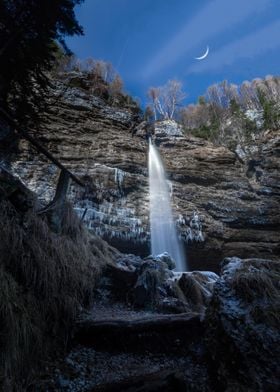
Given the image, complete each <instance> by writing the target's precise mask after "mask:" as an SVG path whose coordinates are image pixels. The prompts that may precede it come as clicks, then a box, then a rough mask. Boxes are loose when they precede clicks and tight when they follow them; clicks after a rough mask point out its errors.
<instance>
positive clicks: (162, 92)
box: [148, 80, 185, 121]
mask: <svg viewBox="0 0 280 392" xmlns="http://www.w3.org/2000/svg"><path fill="white" fill-rule="evenodd" d="M148 96H149V98H150V99H151V107H152V110H153V114H154V120H155V121H156V120H158V119H164V120H166V119H173V118H174V116H175V115H176V113H177V111H178V106H179V104H180V103H181V102H182V101H183V99H184V98H185V93H184V92H183V91H182V83H181V82H179V81H178V80H169V81H168V82H167V83H166V84H165V85H164V86H160V87H151V88H150V89H149V91H148Z"/></svg>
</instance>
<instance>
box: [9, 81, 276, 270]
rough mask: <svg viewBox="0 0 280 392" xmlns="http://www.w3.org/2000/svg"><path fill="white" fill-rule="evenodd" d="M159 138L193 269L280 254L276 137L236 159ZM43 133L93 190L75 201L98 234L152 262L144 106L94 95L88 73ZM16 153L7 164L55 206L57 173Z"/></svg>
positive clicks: (168, 128)
mask: <svg viewBox="0 0 280 392" xmlns="http://www.w3.org/2000/svg"><path fill="white" fill-rule="evenodd" d="M149 132H150V131H149ZM150 133H152V134H153V136H152V137H153V140H154V142H155V143H156V144H157V145H158V147H159V150H160V153H161V156H162V159H163V161H164V163H165V167H166V171H167V176H168V180H169V184H170V192H171V194H172V203H173V212H174V218H175V220H176V222H177V226H178V229H179V231H180V235H181V238H182V240H183V241H184V244H185V248H186V250H187V256H188V263H189V266H190V269H203V270H205V269H206V270H207V269H208V270H209V269H210V270H214V271H217V270H218V268H219V267H218V266H219V263H220V261H221V260H222V259H223V258H224V257H225V256H237V257H241V258H248V257H259V258H265V257H267V258H269V259H273V258H275V257H276V256H277V255H279V253H280V246H279V228H280V219H279V200H280V197H279V166H280V164H279V153H280V148H279V146H280V132H269V131H267V132H265V133H264V134H262V135H260V136H259V138H258V139H257V140H256V141H255V143H254V145H247V146H242V147H238V148H237V150H236V151H235V152H233V151H231V150H229V149H227V148H226V147H221V146H215V145H213V144H212V143H210V142H208V141H205V140H203V139H200V138H196V137H193V136H188V135H184V134H183V133H182V132H181V130H180V128H179V127H178V126H177V125H176V123H174V122H163V123H159V124H156V126H155V130H153V131H152V132H150ZM34 134H35V135H36V137H37V138H38V139H39V140H40V142H41V143H42V144H43V145H44V146H45V147H47V148H48V150H49V151H50V152H51V153H52V154H53V155H54V156H56V157H57V158H59V160H60V161H61V162H62V163H63V164H64V165H65V166H66V167H67V168H69V169H70V170H71V171H72V172H73V173H74V174H76V175H77V176H78V177H79V178H81V179H82V180H83V181H84V182H85V183H86V184H87V186H86V187H85V188H82V187H79V186H78V185H75V184H74V183H72V184H71V187H70V189H69V198H70V199H71V200H72V202H73V203H74V206H75V208H76V211H77V212H78V213H79V214H80V215H81V216H83V219H84V220H85V222H87V224H88V226H89V228H90V229H91V230H92V231H93V232H95V233H96V234H99V235H101V236H102V237H103V238H105V239H106V240H108V241H109V242H110V243H111V244H113V245H114V246H116V247H117V248H119V249H120V250H122V251H124V252H126V253H128V252H131V253H135V254H140V255H147V254H148V253H149V227H148V218H149V209H148V201H149V194H148V171H147V155H148V154H147V152H148V143H147V137H146V136H147V131H146V130H145V129H143V126H142V125H141V124H140V120H139V116H138V109H137V107H136V106H135V104H133V103H131V102H129V101H127V102H122V104H121V105H120V103H115V106H114V105H112V104H109V103H108V101H106V100H104V99H102V98H100V97H97V96H94V95H93V94H92V93H91V91H90V88H89V86H88V84H87V82H86V80H85V78H84V75H83V74H81V73H72V74H68V75H63V76H61V77H60V78H59V79H58V80H56V81H55V82H54V89H53V90H52V94H51V97H50V98H49V105H48V108H47V109H46V111H45V112H44V113H43V114H42V116H41V124H40V129H36V131H35V128H34ZM17 149H18V150H17V152H15V153H13V154H10V153H9V154H7V153H5V152H2V160H4V162H5V164H6V165H7V166H8V167H9V168H10V169H11V170H12V171H13V172H14V173H16V174H18V175H19V177H20V178H21V179H22V181H24V182H25V183H26V184H27V185H28V187H29V188H31V189H32V190H35V191H36V193H37V194H38V195H39V198H40V199H41V200H42V201H43V202H44V201H46V200H50V199H51V198H52V196H53V194H54V188H55V184H56V181H57V177H58V172H57V169H56V167H55V166H54V165H53V164H51V163H50V162H48V161H46V159H45V158H44V157H42V156H40V155H38V153H37V152H36V151H34V150H33V149H32V147H31V146H30V145H29V144H28V142H26V141H24V140H21V141H20V142H19V144H18V147H17Z"/></svg>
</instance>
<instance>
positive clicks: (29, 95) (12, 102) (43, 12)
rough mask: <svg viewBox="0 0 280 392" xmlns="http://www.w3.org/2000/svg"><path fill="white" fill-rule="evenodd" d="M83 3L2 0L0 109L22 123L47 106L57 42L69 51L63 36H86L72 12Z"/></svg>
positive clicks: (0, 16)
mask: <svg viewBox="0 0 280 392" xmlns="http://www.w3.org/2000/svg"><path fill="white" fill-rule="evenodd" d="M81 2H82V0H49V1H45V0H3V1H1V3H0V68H1V70H0V107H4V108H5V109H6V110H8V111H10V112H12V113H13V114H14V115H15V117H16V118H17V119H19V120H20V121H21V122H23V121H25V122H28V119H29V118H30V117H35V116H36V112H37V111H38V110H39V109H40V108H42V106H44V104H45V101H44V96H45V92H46V89H47V87H48V86H49V84H50V78H49V75H48V72H49V71H50V70H51V68H52V66H53V63H54V61H55V54H56V53H57V50H58V49H57V48H58V46H57V43H56V42H59V43H60V44H61V45H62V46H63V47H64V48H66V46H65V43H64V40H63V38H64V36H66V35H74V34H82V33H83V31H82V28H81V26H80V25H79V24H78V22H77V20H76V18H75V15H74V11H73V10H74V6H75V5H77V4H80V3H81ZM66 49H67V48H66ZM38 98H39V99H38Z"/></svg>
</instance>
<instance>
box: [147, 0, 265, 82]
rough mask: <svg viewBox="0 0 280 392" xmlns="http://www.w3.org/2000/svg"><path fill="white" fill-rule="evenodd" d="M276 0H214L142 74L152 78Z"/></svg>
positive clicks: (176, 35) (161, 51)
mask: <svg viewBox="0 0 280 392" xmlns="http://www.w3.org/2000/svg"><path fill="white" fill-rule="evenodd" d="M271 1H272V0H254V1H252V0H247V1H244V0H235V1H232V0H213V1H211V2H210V4H208V5H206V6H205V7H204V8H203V9H202V10H201V11H200V12H199V13H198V14H197V15H196V16H194V17H193V18H192V19H191V20H190V21H189V22H188V23H187V25H186V26H184V27H183V28H181V29H180V30H179V31H178V32H177V33H176V34H175V35H174V36H173V37H172V38H171V39H170V41H169V42H167V44H166V45H164V46H163V47H162V48H161V49H160V50H159V51H158V52H157V53H155V55H154V56H153V58H152V59H151V60H150V61H149V62H148V64H147V66H146V67H144V69H143V72H142V76H143V77H144V78H150V77H152V76H153V75H154V74H156V73H157V72H159V71H161V70H163V69H166V68H168V67H170V66H171V65H173V64H174V63H176V62H177V61H178V60H179V59H180V58H181V57H182V56H183V55H185V54H186V53H187V52H188V51H190V50H191V49H192V48H194V47H195V46H197V45H198V44H200V43H204V44H205V43H206V42H207V43H209V40H210V38H211V37H213V36H216V35H217V34H219V33H221V32H223V31H225V30H227V29H230V28H232V26H233V25H236V24H238V23H241V22H244V21H245V20H246V19H248V17H249V16H251V15H253V14H255V13H260V12H262V11H263V10H264V9H265V8H266V7H267V6H268V5H269V4H270V3H271Z"/></svg>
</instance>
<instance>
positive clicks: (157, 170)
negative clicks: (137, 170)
mask: <svg viewBox="0 0 280 392" xmlns="http://www.w3.org/2000/svg"><path fill="white" fill-rule="evenodd" d="M149 190H150V232H151V248H152V249H151V250H152V254H153V255H154V256H156V255H159V254H161V253H163V252H168V253H169V255H170V256H171V257H172V258H173V259H174V261H175V262H176V270H177V271H186V270H187V264H186V258H185V255H184V251H183V247H182V244H181V243H180V242H179V239H178V236H177V233H176V228H175V224H174V221H173V217H172V211H171V203H170V195H169V187H168V183H167V180H166V177H165V171H164V167H163V164H162V161H161V158H160V156H159V153H158V152H157V149H156V147H155V146H154V145H153V144H152V142H151V140H150V142H149Z"/></svg>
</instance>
